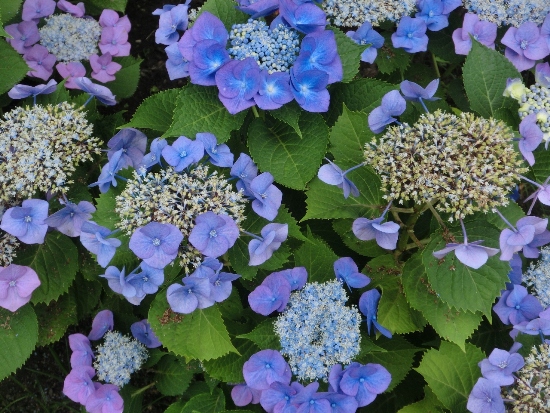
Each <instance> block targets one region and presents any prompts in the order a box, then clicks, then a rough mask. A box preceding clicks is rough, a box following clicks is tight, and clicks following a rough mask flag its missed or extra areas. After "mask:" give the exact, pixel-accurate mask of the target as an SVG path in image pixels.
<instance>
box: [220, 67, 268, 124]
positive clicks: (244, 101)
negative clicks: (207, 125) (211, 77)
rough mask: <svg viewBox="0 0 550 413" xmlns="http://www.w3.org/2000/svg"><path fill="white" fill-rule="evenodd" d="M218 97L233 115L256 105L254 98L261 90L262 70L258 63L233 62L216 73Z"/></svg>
mask: <svg viewBox="0 0 550 413" xmlns="http://www.w3.org/2000/svg"><path fill="white" fill-rule="evenodd" d="M215 79H216V85H217V86H218V90H219V94H218V97H219V99H220V101H221V102H222V103H223V105H224V106H225V107H226V108H227V110H228V111H229V113H231V114H232V115H234V114H236V113H238V112H241V111H243V110H245V109H247V108H249V107H252V106H254V105H255V104H256V102H255V101H254V96H255V95H256V94H257V93H258V90H259V89H260V69H259V67H258V64H257V63H256V61H255V60H254V59H253V58H251V57H247V58H246V59H244V60H231V61H230V62H228V63H227V64H225V65H223V67H221V68H220V69H219V70H218V71H217V72H216V76H215Z"/></svg>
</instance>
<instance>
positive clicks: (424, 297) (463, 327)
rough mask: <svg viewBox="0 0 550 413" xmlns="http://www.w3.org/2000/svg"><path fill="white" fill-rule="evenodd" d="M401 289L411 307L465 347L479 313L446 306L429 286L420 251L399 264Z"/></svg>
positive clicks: (448, 339)
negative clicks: (401, 271) (401, 279)
mask: <svg viewBox="0 0 550 413" xmlns="http://www.w3.org/2000/svg"><path fill="white" fill-rule="evenodd" d="M403 290H404V292H405V295H406V297H407V300H408V302H409V304H410V305H411V307H413V308H416V309H417V310H420V311H421V312H422V315H423V316H424V318H425V319H426V320H427V321H428V323H430V325H431V326H432V327H433V328H434V330H435V331H436V332H437V334H439V335H440V336H441V337H442V338H443V339H445V340H447V341H451V342H453V343H455V344H457V345H458V346H459V347H460V348H461V349H462V350H464V349H465V347H464V343H465V342H466V339H467V338H468V337H470V336H471V335H472V333H473V332H474V330H475V329H476V328H477V326H478V325H479V323H480V322H481V319H482V317H483V316H482V314H481V313H480V312H477V313H471V312H469V311H464V310H456V309H451V308H449V306H448V305H447V304H445V303H444V302H443V301H442V300H441V299H440V298H439V297H438V296H437V294H436V292H435V291H434V290H433V289H432V287H431V285H430V283H429V281H428V274H427V273H426V268H425V267H424V264H422V256H421V254H420V253H418V254H415V255H413V256H412V257H411V258H409V260H408V261H407V262H406V263H405V266H404V267H403Z"/></svg>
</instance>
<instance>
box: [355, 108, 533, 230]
mask: <svg viewBox="0 0 550 413" xmlns="http://www.w3.org/2000/svg"><path fill="white" fill-rule="evenodd" d="M512 140H513V134H512V133H511V131H510V130H509V128H508V127H507V126H506V124H505V123H504V122H502V121H498V120H495V119H483V118H476V117H475V115H473V114H471V113H462V114H461V115H460V116H459V117H457V116H455V115H452V114H449V113H445V112H442V111H440V110H438V111H436V112H435V113H433V114H431V113H429V114H423V115H422V116H421V117H420V119H419V120H418V122H417V123H416V124H414V125H413V126H409V125H408V124H407V123H404V124H402V125H399V126H391V127H390V128H389V129H388V131H387V132H386V133H385V134H384V135H383V136H382V138H380V141H379V142H376V140H373V142H371V143H367V144H366V145H365V152H364V154H365V158H366V161H367V163H368V164H370V165H372V167H373V168H374V169H375V170H376V171H377V172H378V173H379V175H380V176H381V179H382V187H383V190H384V192H385V195H384V198H385V199H388V200H399V203H401V204H402V203H403V201H407V200H413V201H414V202H416V203H418V204H422V203H424V202H428V201H429V202H432V203H433V204H435V203H437V205H436V208H437V209H439V210H440V211H442V212H446V213H450V214H451V217H450V218H449V220H451V221H452V220H453V219H460V218H464V217H465V216H466V215H470V214H473V213H474V212H476V211H484V212H486V211H489V210H491V209H493V208H495V207H500V206H505V205H507V204H508V197H507V194H508V193H509V192H510V191H512V190H513V189H514V187H515V185H516V182H517V181H518V180H519V178H518V176H517V174H518V173H520V174H521V173H524V172H525V171H526V168H522V167H521V163H522V161H521V160H520V159H519V156H518V154H517V153H516V152H515V151H514V148H513V145H512Z"/></svg>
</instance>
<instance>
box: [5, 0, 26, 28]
mask: <svg viewBox="0 0 550 413" xmlns="http://www.w3.org/2000/svg"><path fill="white" fill-rule="evenodd" d="M21 3H23V0H3V1H2V4H1V5H0V23H2V25H3V24H4V23H7V22H9V21H10V20H11V19H13V18H14V17H15V15H16V14H17V12H18V11H19V8H20V7H21Z"/></svg>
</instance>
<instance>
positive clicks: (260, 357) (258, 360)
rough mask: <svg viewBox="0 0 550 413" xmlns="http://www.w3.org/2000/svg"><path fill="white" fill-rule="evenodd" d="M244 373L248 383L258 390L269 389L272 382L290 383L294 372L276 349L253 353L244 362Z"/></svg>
mask: <svg viewBox="0 0 550 413" xmlns="http://www.w3.org/2000/svg"><path fill="white" fill-rule="evenodd" d="M243 375H244V380H245V381H246V384H247V385H248V386H249V387H250V388H252V389H256V390H265V389H268V388H269V386H270V385H271V383H274V382H279V383H283V384H289V383H290V378H291V377H292V373H291V372H290V368H289V366H288V364H287V362H286V361H285V359H284V358H283V356H281V353H279V352H278V351H276V350H262V351H259V352H257V353H256V354H253V355H252V356H251V357H250V358H249V359H248V361H246V362H245V363H244V366H243Z"/></svg>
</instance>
